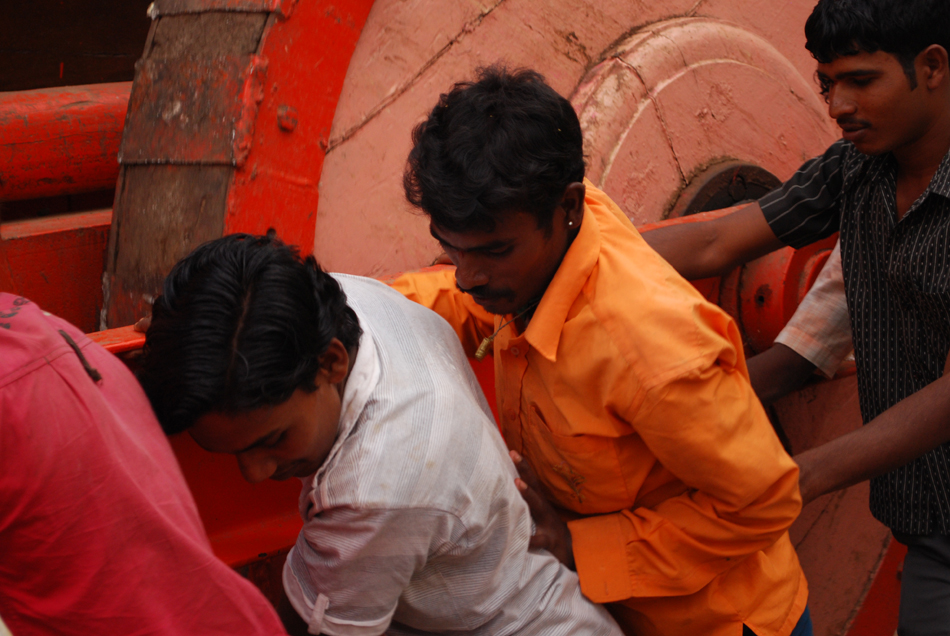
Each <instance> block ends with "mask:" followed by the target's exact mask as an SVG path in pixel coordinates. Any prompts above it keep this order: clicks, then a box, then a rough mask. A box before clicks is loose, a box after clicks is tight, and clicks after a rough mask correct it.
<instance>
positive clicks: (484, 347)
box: [475, 298, 541, 362]
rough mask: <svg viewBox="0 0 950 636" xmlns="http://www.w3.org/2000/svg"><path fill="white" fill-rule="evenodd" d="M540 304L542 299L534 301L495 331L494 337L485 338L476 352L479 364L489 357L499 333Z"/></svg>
mask: <svg viewBox="0 0 950 636" xmlns="http://www.w3.org/2000/svg"><path fill="white" fill-rule="evenodd" d="M540 302H541V299H540V298H539V299H537V300H536V301H534V302H533V303H531V304H530V305H528V306H527V307H525V308H524V309H522V310H521V311H520V312H518V315H516V316H514V317H513V318H512V319H511V320H509V321H508V322H506V323H505V324H503V325H502V326H501V327H498V329H496V330H495V333H493V334H492V335H490V336H488V337H487V338H485V339H484V340H482V344H480V345H478V349H477V350H476V351H475V359H476V360H478V361H479V362H481V361H482V360H484V359H485V356H487V355H488V347H490V346H491V343H492V341H493V340H494V339H495V336H497V335H498V333H499V332H500V331H501V330H502V329H504V328H505V327H507V326H508V325H510V324H511V323H513V322H514V321H516V320H518V319H519V318H521V317H522V316H524V315H525V314H526V313H528V312H529V311H531V310H532V309H534V308H535V307H537V306H538V303H540Z"/></svg>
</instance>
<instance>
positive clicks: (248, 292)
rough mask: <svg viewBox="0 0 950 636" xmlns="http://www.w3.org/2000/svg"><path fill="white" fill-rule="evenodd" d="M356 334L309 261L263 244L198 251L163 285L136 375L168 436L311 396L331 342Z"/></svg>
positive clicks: (244, 239) (234, 243)
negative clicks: (202, 421)
mask: <svg viewBox="0 0 950 636" xmlns="http://www.w3.org/2000/svg"><path fill="white" fill-rule="evenodd" d="M361 333H362V331H361V329H360V325H359V320H358V319H357V317H356V314H355V313H354V312H353V310H352V309H351V308H350V307H349V306H348V305H347V304H346V295H345V294H344V293H343V290H342V289H341V288H340V285H339V284H338V283H337V282H336V281H335V280H334V279H333V278H332V277H330V276H329V275H328V274H326V273H325V272H324V271H323V270H322V269H320V266H319V265H318V264H317V262H316V260H315V259H314V258H313V256H308V257H306V258H301V257H300V254H299V253H298V251H297V249H296V248H295V247H291V246H288V245H285V244H284V243H282V242H281V241H280V240H279V239H277V238H276V237H275V236H274V235H273V233H272V232H270V233H268V235H267V236H253V235H250V234H233V235H230V236H225V237H223V238H220V239H217V240H214V241H210V242H208V243H205V244H204V245H202V246H200V247H198V248H197V249H196V250H195V251H194V252H192V253H191V254H190V255H189V256H187V257H186V258H184V259H183V260H181V261H180V262H179V263H178V264H177V265H175V267H174V268H173V269H172V271H171V273H170V274H169V275H168V277H167V278H166V279H165V284H164V289H163V293H162V295H161V296H159V298H158V299H157V300H156V301H155V305H154V307H153V313H152V323H151V326H150V327H149V329H148V333H147V334H146V340H145V350H144V355H143V358H142V361H141V365H140V367H139V371H138V373H137V375H138V379H139V382H141V384H142V387H143V388H144V389H145V393H146V395H148V398H149V400H150V401H151V403H152V407H153V408H154V409H155V413H156V415H157V416H158V420H159V422H161V424H162V428H163V429H164V430H165V432H166V433H167V434H169V435H170V434H173V433H177V432H180V431H183V430H185V429H187V428H189V427H191V426H192V425H193V424H194V423H195V421H196V420H197V419H198V418H200V417H201V416H203V415H205V414H207V413H211V412H222V413H241V412H247V411H252V410H255V409H257V408H261V407H263V406H268V405H276V404H280V403H282V402H284V401H286V400H287V399H289V398H290V396H291V395H292V394H293V393H294V391H296V390H297V389H303V390H305V391H314V390H316V386H315V384H314V380H315V379H316V375H317V372H318V371H319V369H320V357H321V356H322V355H323V353H325V352H326V350H327V347H328V346H329V345H330V341H331V340H332V339H333V338H337V339H339V340H340V341H341V342H342V343H343V345H344V346H345V347H346V348H347V349H350V348H352V347H354V346H356V345H357V344H358V342H359V338H360V334H361Z"/></svg>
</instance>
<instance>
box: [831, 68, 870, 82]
mask: <svg viewBox="0 0 950 636" xmlns="http://www.w3.org/2000/svg"><path fill="white" fill-rule="evenodd" d="M817 73H818V77H819V78H820V79H829V80H830V79H834V80H835V81H838V80H843V79H848V78H849V77H866V76H868V75H880V74H881V71H880V70H877V69H861V68H859V69H855V70H853V71H845V72H843V73H837V74H836V75H835V76H834V77H833V78H832V77H830V76H828V75H826V74H824V73H822V72H821V71H817Z"/></svg>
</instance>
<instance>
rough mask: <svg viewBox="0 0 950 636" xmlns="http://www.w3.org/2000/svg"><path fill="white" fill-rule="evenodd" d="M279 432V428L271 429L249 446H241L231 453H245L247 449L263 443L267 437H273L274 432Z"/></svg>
mask: <svg viewBox="0 0 950 636" xmlns="http://www.w3.org/2000/svg"><path fill="white" fill-rule="evenodd" d="M279 432H280V431H279V430H273V431H271V432H270V433H267V434H266V435H264V436H262V437H261V438H260V439H258V440H257V441H256V442H254V443H253V444H251V445H250V446H247V447H246V448H242V449H241V450H236V451H234V452H233V453H232V455H240V454H241V453H246V452H247V451H249V450H252V449H255V448H257V447H258V446H261V445H263V444H264V443H265V442H266V441H267V440H268V439H270V438H271V437H273V436H274V434H276V433H279Z"/></svg>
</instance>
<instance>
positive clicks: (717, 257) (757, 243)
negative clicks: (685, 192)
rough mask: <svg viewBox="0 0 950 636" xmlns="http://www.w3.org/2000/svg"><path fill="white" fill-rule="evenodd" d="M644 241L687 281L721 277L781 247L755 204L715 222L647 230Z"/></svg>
mask: <svg viewBox="0 0 950 636" xmlns="http://www.w3.org/2000/svg"><path fill="white" fill-rule="evenodd" d="M643 240H645V241H646V242H647V244H648V245H649V246H650V247H652V248H653V249H654V250H656V251H657V253H659V254H660V256H662V257H663V258H664V259H666V261H667V262H668V263H670V265H672V266H673V268H674V269H675V270H676V271H677V272H679V274H680V275H681V276H683V278H686V279H687V280H697V279H701V278H710V277H712V276H722V275H724V274H727V273H729V272H730V271H732V270H733V269H735V268H736V267H738V266H739V265H742V264H743V263H746V262H748V261H750V260H754V259H756V258H759V257H760V256H764V255H765V254H768V253H769V252H771V251H773V250H776V249H778V248H780V247H782V243H781V242H780V241H779V240H778V239H777V238H776V237H775V234H774V233H772V230H771V228H769V225H768V223H766V221H765V217H764V216H763V214H762V210H761V208H759V206H758V204H757V203H752V204H749V205H747V206H745V207H742V208H739V209H738V210H737V211H735V212H733V213H731V214H728V215H726V216H723V217H720V218H717V219H713V220H709V221H699V222H695V223H680V224H677V225H668V226H665V227H661V228H657V229H655V230H650V231H647V232H644V233H643Z"/></svg>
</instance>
